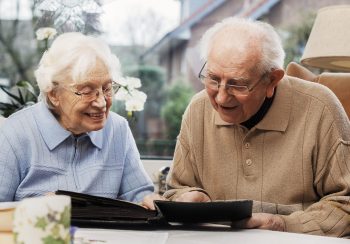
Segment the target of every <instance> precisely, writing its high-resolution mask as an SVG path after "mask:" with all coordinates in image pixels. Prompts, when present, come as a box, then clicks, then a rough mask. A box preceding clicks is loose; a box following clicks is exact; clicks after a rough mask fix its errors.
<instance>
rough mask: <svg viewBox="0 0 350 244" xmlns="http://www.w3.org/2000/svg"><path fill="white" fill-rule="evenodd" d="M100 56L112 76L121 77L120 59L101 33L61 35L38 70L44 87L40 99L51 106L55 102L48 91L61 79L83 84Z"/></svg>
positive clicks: (38, 76) (36, 75)
mask: <svg viewBox="0 0 350 244" xmlns="http://www.w3.org/2000/svg"><path fill="white" fill-rule="evenodd" d="M97 60H100V61H102V63H103V64H104V65H105V66H106V67H107V69H108V72H109V75H110V77H111V79H112V80H115V81H117V80H118V79H119V77H120V75H121V74H120V63H119V60H118V58H117V57H116V56H115V55H114V54H112V53H111V51H110V48H109V47H108V45H107V44H106V43H105V42H103V41H102V40H100V39H98V38H97V37H92V36H85V35H83V34H81V33H78V32H71V33H64V34H61V35H60V36H58V37H57V38H56V39H55V40H54V42H53V43H52V45H51V47H50V48H49V50H47V51H46V52H45V53H44V54H43V56H42V58H41V60H40V63H39V67H38V68H37V70H36V71H35V72H34V74H35V78H36V81H37V83H38V86H39V89H40V96H39V99H40V100H42V101H43V102H45V103H46V105H47V106H48V107H49V108H52V105H51V103H50V101H49V99H48V97H47V94H48V93H49V92H50V91H52V90H53V89H54V88H55V86H56V85H57V83H67V82H70V83H71V84H72V83H73V84H79V83H80V82H84V80H83V78H84V77H86V75H87V74H88V73H89V71H90V70H91V69H93V68H94V67H95V65H96V61H97Z"/></svg>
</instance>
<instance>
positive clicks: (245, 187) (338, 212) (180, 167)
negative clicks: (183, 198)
mask: <svg viewBox="0 0 350 244" xmlns="http://www.w3.org/2000/svg"><path fill="white" fill-rule="evenodd" d="M167 183H168V187H169V189H170V190H168V191H167V192H166V193H165V196H166V197H168V198H170V199H175V198H176V197H177V196H178V195H180V194H182V193H184V192H187V191H191V190H193V189H199V190H203V191H204V192H206V193H207V194H208V195H209V196H210V197H211V199H212V200H225V199H252V200H255V201H254V207H253V208H254V209H253V211H254V212H269V213H274V214H280V215H281V216H282V218H283V219H284V221H285V224H286V230H287V231H289V232H299V233H310V234H318V235H328V236H337V237H340V236H349V235H350V215H349V213H350V196H349V195H350V123H349V120H348V118H347V116H346V114H345V112H344V109H343V108H342V106H341V104H340V102H339V101H338V99H337V98H336V96H335V95H334V94H333V93H332V92H331V91H330V90H329V89H328V88H326V87H324V86H322V85H319V84H316V83H312V82H308V81H303V80H300V79H296V78H292V77H287V76H286V77H284V79H283V80H282V81H281V82H280V83H279V85H278V87H277V91H276V96H275V99H274V101H273V104H272V105H271V107H270V109H269V111H268V112H267V114H266V115H265V117H264V118H263V119H262V120H261V121H260V122H259V123H258V124H257V125H256V126H255V127H253V128H252V129H250V130H247V129H246V128H245V127H242V126H237V125H231V124H228V123H225V122H224V121H222V120H221V119H220V117H219V115H218V114H217V112H216V111H215V110H214V109H213V108H212V105H211V104H210V101H209V99H208V97H207V94H206V92H205V91H202V92H200V93H199V94H197V95H196V96H195V97H194V98H193V100H192V102H191V104H190V105H189V106H188V108H187V110H186V112H185V114H184V117H183V121H182V126H181V132H180V134H179V136H178V141H177V145H176V150H175V155H174V162H173V165H172V168H171V171H170V173H169V176H168V179H167Z"/></svg>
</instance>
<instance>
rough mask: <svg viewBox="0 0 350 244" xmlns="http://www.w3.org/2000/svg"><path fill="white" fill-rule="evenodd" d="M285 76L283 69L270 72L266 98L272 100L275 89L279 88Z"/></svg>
mask: <svg viewBox="0 0 350 244" xmlns="http://www.w3.org/2000/svg"><path fill="white" fill-rule="evenodd" d="M283 76H284V70H283V69H275V70H272V71H271V72H270V75H269V78H270V83H269V85H268V86H267V89H266V97H268V98H270V97H272V96H273V94H274V92H275V87H276V86H277V84H278V82H280V80H282V78H283Z"/></svg>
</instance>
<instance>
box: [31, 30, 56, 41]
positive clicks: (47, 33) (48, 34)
mask: <svg viewBox="0 0 350 244" xmlns="http://www.w3.org/2000/svg"><path fill="white" fill-rule="evenodd" d="M35 34H36V39H37V40H39V41H42V40H45V39H52V38H53V37H54V36H55V35H56V34H57V31H56V29H55V28H51V27H43V28H39V29H38V30H37V31H36V32H35Z"/></svg>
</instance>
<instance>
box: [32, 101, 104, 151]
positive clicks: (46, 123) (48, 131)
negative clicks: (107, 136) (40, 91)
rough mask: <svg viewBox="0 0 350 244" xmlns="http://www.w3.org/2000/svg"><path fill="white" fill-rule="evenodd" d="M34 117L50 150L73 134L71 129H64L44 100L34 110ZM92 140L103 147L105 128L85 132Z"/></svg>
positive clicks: (97, 145)
mask: <svg viewBox="0 0 350 244" xmlns="http://www.w3.org/2000/svg"><path fill="white" fill-rule="evenodd" d="M34 118H35V121H36V123H37V125H38V128H39V131H40V134H41V135H42V137H43V140H44V141H45V143H46V145H47V146H48V147H49V149H50V150H53V149H54V148H56V147H57V146H58V145H59V144H61V143H62V142H63V141H65V140H66V139H67V138H68V137H71V136H73V134H72V133H71V132H70V131H67V130H66V129H64V128H63V127H62V126H61V125H60V123H59V122H58V121H57V119H56V118H55V116H54V115H53V114H52V112H51V111H50V110H49V109H48V108H47V106H46V105H45V104H44V103H43V102H39V103H38V104H37V106H36V107H35V110H34ZM85 135H86V136H87V137H88V138H90V142H91V143H92V144H93V145H94V146H95V147H97V148H99V149H101V148H102V142H103V140H102V138H103V130H99V131H91V132H88V133H85Z"/></svg>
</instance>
